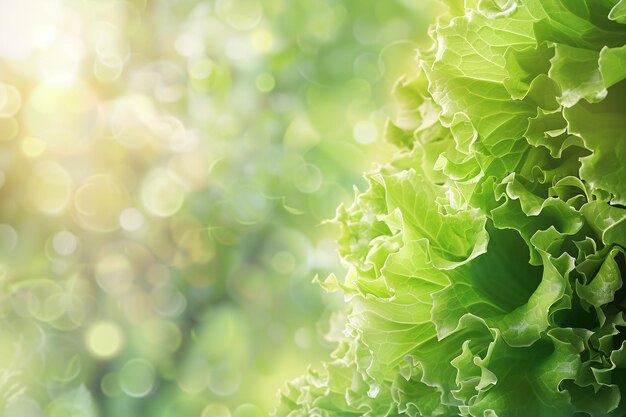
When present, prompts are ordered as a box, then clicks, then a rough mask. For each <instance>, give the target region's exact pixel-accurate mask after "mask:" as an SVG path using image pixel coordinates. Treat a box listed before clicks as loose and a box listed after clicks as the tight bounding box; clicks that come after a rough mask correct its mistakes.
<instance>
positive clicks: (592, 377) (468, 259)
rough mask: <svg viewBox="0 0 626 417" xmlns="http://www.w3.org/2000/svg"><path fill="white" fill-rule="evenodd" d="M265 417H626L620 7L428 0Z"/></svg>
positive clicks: (624, 19)
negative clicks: (332, 339)
mask: <svg viewBox="0 0 626 417" xmlns="http://www.w3.org/2000/svg"><path fill="white" fill-rule="evenodd" d="M446 4H447V5H448V8H449V12H448V13H447V14H445V15H443V16H441V17H440V19H439V20H438V22H437V23H436V24H435V25H434V26H433V28H432V30H431V34H432V40H433V45H432V47H431V48H429V49H426V50H423V51H420V53H419V55H418V58H417V59H418V62H419V69H418V70H417V71H416V72H414V73H410V74H406V75H405V76H404V77H402V79H400V80H399V81H398V83H397V84H396V87H395V89H394V96H395V99H396V101H397V103H398V115H397V117H396V118H395V119H394V120H390V121H389V122H388V123H387V128H386V136H387V139H388V140H389V142H391V143H392V144H394V145H395V146H396V147H397V148H398V150H397V154H396V155H395V157H394V158H393V159H392V160H391V161H389V162H388V163H387V164H385V165H383V166H381V167H380V168H378V169H377V170H375V171H374V172H370V173H368V174H367V175H366V179H367V180H368V184H369V185H368V188H367V189H366V190H365V191H362V192H361V191H357V192H356V196H355V199H354V203H353V204H352V205H351V206H349V207H345V206H342V207H340V208H339V209H338V212H337V217H336V218H335V222H336V223H337V224H338V225H339V228H340V236H339V240H338V242H339V252H340V255H341V257H342V259H343V261H344V264H345V265H346V267H347V269H348V272H347V274H346V276H345V278H344V279H337V278H336V277H335V276H334V275H333V276H331V277H329V278H328V279H327V280H325V281H323V282H322V286H323V287H324V288H325V289H327V290H329V291H339V292H341V293H343V294H344V296H345V299H346V309H347V311H346V314H347V317H348V319H347V324H346V325H345V331H344V337H343V339H342V341H341V343H340V344H339V346H338V348H337V350H336V351H335V353H334V354H333V358H332V360H330V361H328V362H326V363H323V364H321V365H319V366H313V367H312V368H311V370H310V371H309V372H308V373H307V374H306V375H304V376H302V377H300V378H299V379H297V380H295V381H292V382H290V383H289V384H288V385H287V387H286V388H285V390H283V392H282V393H281V395H280V402H279V405H278V407H277V409H276V412H275V415H277V416H289V417H296V416H320V417H321V416H324V417H331V416H333V417H334V416H354V417H357V416H371V417H374V416H376V417H379V416H411V417H418V416H421V417H431V416H445V417H453V416H454V417H457V416H472V417H528V416H545V417H570V416H576V417H578V416H592V417H618V416H620V417H621V416H623V415H624V414H626V347H625V346H626V321H625V319H624V314H625V310H626V297H625V295H626V290H625V289H624V285H623V277H624V273H625V272H626V260H625V255H624V254H625V248H626V208H625V206H626V168H625V163H626V136H625V135H626V133H625V132H626V81H625V80H624V79H625V78H626V25H625V23H626V3H625V2H624V0H619V1H617V0H575V1H570V0H567V1H566V0H541V1H540V0H526V1H521V0H465V1H461V0H447V1H446Z"/></svg>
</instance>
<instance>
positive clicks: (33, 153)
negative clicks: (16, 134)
mask: <svg viewBox="0 0 626 417" xmlns="http://www.w3.org/2000/svg"><path fill="white" fill-rule="evenodd" d="M45 150H46V142H44V141H43V140H41V139H38V138H35V137H32V136H26V137H25V138H24V139H22V153H24V155H26V156H27V157H29V158H37V157H38V156H41V154H43V153H44V151H45Z"/></svg>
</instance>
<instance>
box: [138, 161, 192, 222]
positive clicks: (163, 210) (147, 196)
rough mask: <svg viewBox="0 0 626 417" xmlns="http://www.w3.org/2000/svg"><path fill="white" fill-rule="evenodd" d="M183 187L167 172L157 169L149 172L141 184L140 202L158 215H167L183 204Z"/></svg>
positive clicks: (173, 212)
mask: <svg viewBox="0 0 626 417" xmlns="http://www.w3.org/2000/svg"><path fill="white" fill-rule="evenodd" d="M184 200H185V189H184V187H183V185H182V184H181V183H180V181H178V180H177V179H176V178H174V177H173V176H172V175H171V174H170V173H169V172H167V171H166V170H163V169H157V170H155V171H153V172H152V173H150V174H149V175H148V176H147V177H146V178H145V179H144V182H143V184H142V186H141V202H142V203H143V204H144V206H145V207H146V209H147V210H148V211H149V212H150V213H152V214H154V215H155V216H158V217H169V216H171V215H173V214H175V213H176V212H177V211H178V210H179V209H180V208H181V206H182V205H183V202H184Z"/></svg>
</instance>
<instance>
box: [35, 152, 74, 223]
mask: <svg viewBox="0 0 626 417" xmlns="http://www.w3.org/2000/svg"><path fill="white" fill-rule="evenodd" d="M71 191H72V178H71V176H70V174H69V173H68V172H67V171H66V170H65V169H64V168H63V167H62V166H61V165H59V164H57V163H55V162H43V163H41V164H39V165H37V166H36V167H35V169H34V170H33V172H32V174H31V176H30V178H29V182H28V194H29V197H30V199H31V202H32V203H33V205H34V206H35V207H36V208H37V209H38V210H39V211H41V212H43V213H46V214H56V213H59V212H61V211H62V210H63V209H64V208H65V206H66V205H67V203H68V201H69V199H70V194H71Z"/></svg>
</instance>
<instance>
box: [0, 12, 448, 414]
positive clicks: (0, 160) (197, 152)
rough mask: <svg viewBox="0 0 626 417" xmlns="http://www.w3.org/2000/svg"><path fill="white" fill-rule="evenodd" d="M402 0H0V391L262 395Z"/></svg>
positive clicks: (351, 180) (324, 232)
mask: <svg viewBox="0 0 626 417" xmlns="http://www.w3.org/2000/svg"><path fill="white" fill-rule="evenodd" d="M437 13H438V11H437V10H435V9H433V7H432V6H431V5H429V3H428V2H425V1H423V0H419V1H417V0H412V1H409V0H406V1H401V0H389V1H387V0H385V1H375V0H363V1H356V0H352V1H351V0H345V1H339V0H292V1H289V0H263V1H259V0H215V1H199V0H133V1H121V0H20V1H19V2H18V1H13V0H0V414H1V415H3V416H6V417H38V416H45V417H72V416H112V417H113V416H114V417H118V416H125V417H132V416H146V415H150V416H163V417H166V416H168V417H169V416H171V417H180V416H201V417H227V416H231V415H232V416H234V417H253V416H262V415H266V414H267V410H269V409H270V408H271V407H272V405H273V404H274V401H275V392H276V390H277V389H278V388H279V386H280V385H281V383H282V381H284V380H286V379H289V378H291V377H294V376H296V375H298V374H301V373H302V372H303V371H304V369H305V367H306V365H307V364H308V363H310V362H311V361H315V360H317V359H319V358H321V357H324V356H325V355H326V354H327V353H328V351H329V349H330V342H329V341H327V340H325V339H324V338H323V335H324V334H325V333H326V332H327V331H328V329H327V328H326V327H327V326H326V324H325V323H327V322H328V317H329V315H331V314H332V311H333V310H336V305H337V304H338V303H339V302H340V301H339V300H336V299H332V298H327V297H323V298H322V296H321V294H320V290H319V289H318V288H317V286H314V285H312V284H311V279H312V277H313V276H314V275H315V274H316V273H320V274H327V273H328V272H329V271H331V270H337V268H338V261H337V259H336V256H335V254H334V244H333V242H332V237H333V236H334V234H333V232H332V229H331V230H328V229H327V227H326V226H324V225H321V221H322V220H324V219H326V218H329V217H332V216H333V214H334V210H335V207H336V206H337V205H338V204H339V203H340V202H342V201H346V200H349V199H350V194H351V191H350V189H351V187H352V184H361V181H362V180H361V179H360V173H361V172H362V171H363V170H364V169H366V168H368V167H369V166H370V161H372V160H378V159H384V155H385V154H386V153H387V152H388V150H387V148H386V147H385V145H384V144H382V143H381V140H380V137H381V136H382V127H383V124H384V121H385V119H386V118H387V116H388V113H389V112H390V111H391V109H390V107H389V105H388V104H387V102H388V97H389V93H388V91H389V90H390V89H391V85H392V83H393V81H394V80H395V79H396V78H397V77H398V76H399V75H400V74H402V73H403V72H406V69H407V65H411V62H412V58H413V55H414V52H413V50H414V49H415V48H416V47H417V45H416V44H415V43H414V40H415V39H424V38H425V37H426V25H427V23H426V22H429V21H430V20H431V19H432V16H434V15H436V14H437Z"/></svg>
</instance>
